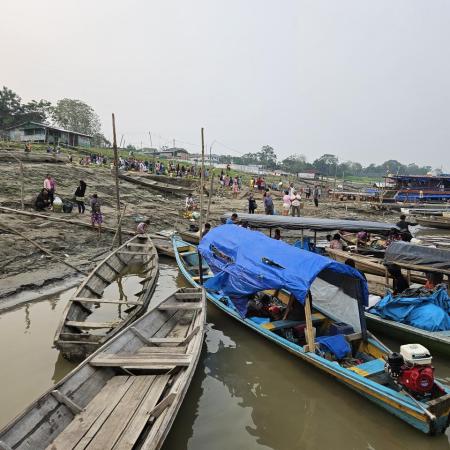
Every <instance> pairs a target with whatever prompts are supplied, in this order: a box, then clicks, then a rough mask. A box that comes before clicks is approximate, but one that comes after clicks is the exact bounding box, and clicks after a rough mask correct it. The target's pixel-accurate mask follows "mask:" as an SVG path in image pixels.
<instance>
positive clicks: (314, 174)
mask: <svg viewBox="0 0 450 450" xmlns="http://www.w3.org/2000/svg"><path fill="white" fill-rule="evenodd" d="M297 178H307V179H310V180H318V179H319V178H320V172H319V171H318V170H315V169H308V170H305V171H304V172H299V173H297Z"/></svg>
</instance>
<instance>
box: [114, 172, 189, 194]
mask: <svg viewBox="0 0 450 450" xmlns="http://www.w3.org/2000/svg"><path fill="white" fill-rule="evenodd" d="M119 178H120V179H122V180H124V181H128V182H129V183H133V184H138V185H139V186H143V187H146V188H149V189H154V190H156V191H159V192H164V193H166V194H172V195H180V196H183V195H186V194H189V193H190V192H194V191H195V188H193V187H188V186H184V185H180V184H176V179H174V183H164V182H163V181H155V180H152V179H151V178H148V177H147V176H146V175H134V176H133V175H131V174H128V175H124V174H120V175H119Z"/></svg>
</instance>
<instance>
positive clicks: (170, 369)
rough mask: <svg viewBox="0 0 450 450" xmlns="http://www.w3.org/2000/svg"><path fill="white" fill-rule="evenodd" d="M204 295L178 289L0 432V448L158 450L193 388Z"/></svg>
mask: <svg viewBox="0 0 450 450" xmlns="http://www.w3.org/2000/svg"><path fill="white" fill-rule="evenodd" d="M205 315H206V306H205V295H204V293H203V292H202V290H200V289H191V288H189V289H185V288H183V289H179V290H178V291H176V292H175V293H173V294H172V295H170V296H169V297H168V298H167V299H166V300H164V301H163V302H160V303H159V304H156V305H154V306H153V307H152V308H151V309H150V310H149V311H148V312H147V313H146V314H145V315H144V316H142V317H141V318H139V319H138V320H136V321H135V322H134V323H133V324H130V325H128V326H127V327H126V328H124V329H123V330H122V331H121V332H120V333H119V334H117V335H115V336H114V337H113V338H112V339H111V340H109V341H108V342H107V343H106V344H105V345H103V346H102V347H101V348H100V349H98V350H97V351H96V352H95V353H94V354H92V355H91V356H89V357H88V358H87V359H86V360H85V361H84V362H83V363H82V364H80V365H79V366H78V367H76V368H75V369H74V370H73V371H72V372H71V373H69V374H68V375H67V376H66V377H64V378H63V379H62V380H61V381H60V382H59V383H57V384H56V385H55V386H54V387H52V388H51V389H50V390H49V391H47V392H46V393H45V394H43V395H42V396H41V397H40V398H39V399H37V400H36V401H35V402H33V403H32V404H31V405H29V406H28V407H27V408H26V409H25V410H24V411H23V412H22V413H21V414H19V415H18V416H17V417H16V418H15V419H13V420H12V421H11V422H10V423H9V424H8V425H7V426H6V427H4V428H3V429H2V430H0V448H1V449H2V450H5V449H14V450H17V449H30V450H31V449H32V450H44V449H51V450H70V449H102V450H107V449H113V448H114V449H122V450H125V449H129V450H131V449H134V450H139V449H142V450H143V449H145V450H154V449H159V448H160V447H161V446H162V444H163V442H164V439H165V438H166V436H167V434H168V432H169V430H170V427H171V426H172V424H173V421H174V420H175V417H176V414H177V412H178V410H179V408H180V405H181V403H182V401H183V399H184V397H185V395H186V392H187V390H188V388H189V384H190V382H191V380H192V377H193V375H194V372H195V368H196V366H197V363H198V361H199V358H200V353H201V349H202V343H203V338H204V331H205Z"/></svg>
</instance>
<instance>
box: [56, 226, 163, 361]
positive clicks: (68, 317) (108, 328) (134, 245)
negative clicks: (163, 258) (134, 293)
mask: <svg viewBox="0 0 450 450" xmlns="http://www.w3.org/2000/svg"><path fill="white" fill-rule="evenodd" d="M129 266H135V267H138V269H139V272H140V273H141V274H142V276H143V280H142V282H141V283H142V290H141V291H140V293H139V296H138V298H137V299H135V300H128V299H127V298H123V299H111V298H104V297H103V291H104V290H105V289H106V288H107V287H108V286H109V285H110V284H111V283H113V282H114V281H116V280H117V279H119V278H120V276H122V275H124V274H125V273H126V271H127V270H128V269H129ZM158 274H159V269H158V255H157V253H156V248H155V246H154V245H153V242H152V240H151V239H150V238H149V237H148V236H147V235H137V236H134V237H132V238H131V239H130V240H128V241H127V242H125V244H123V245H122V246H120V247H118V248H117V249H116V250H115V251H114V252H112V253H111V254H109V255H108V256H107V257H106V258H105V259H104V260H103V261H101V262H100V263H99V264H98V265H97V267H96V268H95V269H94V270H93V271H92V272H91V273H90V274H89V275H88V276H87V277H86V278H85V279H84V281H83V282H82V283H81V285H80V286H79V287H78V289H77V290H76V292H75V293H74V294H73V295H72V297H71V298H70V300H69V302H68V303H67V305H66V307H65V309H64V312H63V316H62V319H61V322H60V324H59V326H58V328H57V330H56V334H55V339H54V344H55V346H56V347H57V348H58V349H59V350H61V352H62V354H63V356H64V357H65V358H67V359H69V360H71V361H75V362H79V361H81V360H83V359H85V358H86V357H87V356H88V355H90V354H91V353H92V352H94V351H95V350H96V349H97V348H98V347H100V346H101V345H102V344H103V343H105V342H106V341H107V340H108V339H110V338H111V337H112V336H114V335H115V334H117V333H118V332H119V331H121V330H122V329H123V328H125V327H126V326H127V325H129V324H130V323H132V322H133V321H134V320H136V319H137V318H138V317H139V316H141V315H142V314H143V313H144V312H145V311H146V310H147V307H148V305H149V303H150V300H151V298H152V295H153V292H154V290H155V287H156V281H157V279H158ZM100 305H102V306H106V307H107V308H108V307H111V306H117V307H118V309H119V315H120V316H123V317H122V318H121V319H118V320H114V321H107V322H92V321H89V320H88V319H89V316H90V315H91V314H92V313H93V312H94V311H96V309H95V307H96V306H97V307H98V306H100ZM122 307H124V308H125V310H124V311H122V310H121V308H122Z"/></svg>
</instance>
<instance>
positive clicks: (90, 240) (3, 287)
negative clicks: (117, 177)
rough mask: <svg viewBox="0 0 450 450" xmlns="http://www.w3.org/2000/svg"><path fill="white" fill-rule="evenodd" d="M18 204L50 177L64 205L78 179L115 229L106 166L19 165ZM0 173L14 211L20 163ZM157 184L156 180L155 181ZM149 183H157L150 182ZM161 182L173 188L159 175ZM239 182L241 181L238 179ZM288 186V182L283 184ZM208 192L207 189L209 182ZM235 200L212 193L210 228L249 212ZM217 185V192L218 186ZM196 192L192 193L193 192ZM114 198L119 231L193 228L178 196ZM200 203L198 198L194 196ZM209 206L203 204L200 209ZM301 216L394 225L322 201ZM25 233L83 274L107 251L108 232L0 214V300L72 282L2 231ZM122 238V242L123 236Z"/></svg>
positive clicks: (138, 193)
mask: <svg viewBox="0 0 450 450" xmlns="http://www.w3.org/2000/svg"><path fill="white" fill-rule="evenodd" d="M23 167H24V200H25V210H26V211H29V212H34V211H33V209H32V205H33V202H34V199H35V197H36V195H37V193H38V192H39V190H40V189H41V188H42V186H43V180H44V178H45V176H46V175H47V174H48V173H50V174H51V175H52V176H53V177H54V178H55V180H56V184H57V195H59V196H60V197H61V198H63V199H68V200H70V199H72V198H73V195H74V192H75V189H76V187H77V185H78V182H79V180H81V179H82V180H84V181H85V182H86V183H87V186H88V187H87V196H90V195H92V194H93V193H97V194H98V196H99V197H100V199H101V201H102V203H103V207H102V209H103V213H104V219H105V225H106V226H109V227H111V228H115V227H116V220H117V219H116V210H115V184H114V179H113V177H112V175H111V171H110V169H109V168H108V167H103V166H102V167H97V166H93V167H84V166H80V165H79V164H76V163H73V164H69V163H64V164H50V163H24V165H23ZM0 170H1V171H2V177H1V178H0V206H5V207H10V208H14V209H20V190H21V188H20V186H21V180H20V176H19V166H18V163H14V162H5V161H3V162H1V161H0ZM156 178H157V177H156ZM153 179H155V177H153ZM163 179H164V182H167V181H172V182H175V183H176V182H177V181H176V179H172V180H170V178H169V177H163ZM244 181H245V180H244ZM286 181H287V180H286ZM179 183H180V185H183V186H184V185H186V183H188V184H190V185H194V186H195V184H196V183H198V182H197V181H195V180H191V181H188V180H181V181H179ZM208 186H209V184H208ZM245 186H246V185H244V188H243V190H242V192H241V193H240V194H239V197H238V198H237V199H233V198H232V195H231V192H229V191H227V192H225V191H217V189H216V194H215V195H214V196H213V198H212V202H211V213H210V222H212V223H213V225H214V224H217V223H219V220H220V216H221V215H222V214H223V213H224V212H226V211H237V212H244V211H246V210H247V192H248V189H247V188H246V187H245ZM216 187H217V186H216ZM197 191H198V190H197ZM120 195H121V201H122V203H123V204H126V213H125V216H124V219H123V224H122V226H123V228H125V229H131V230H134V229H135V227H136V220H139V218H140V217H145V218H148V219H149V220H150V222H151V225H150V230H149V231H150V232H151V233H155V232H158V231H161V230H167V229H172V230H173V229H180V230H181V229H187V228H188V227H189V224H190V223H191V222H190V221H189V220H187V219H185V218H183V217H182V215H183V214H182V212H183V209H184V198H182V197H179V196H171V195H165V194H164V193H161V192H158V191H155V190H152V189H149V188H147V187H143V186H138V185H135V184H132V183H129V182H127V181H124V180H121V181H120ZM194 197H197V198H198V192H196V193H195V194H194ZM255 197H256V199H257V203H258V210H257V211H258V212H262V210H263V204H262V197H261V194H255ZM274 200H275V208H276V209H277V210H281V206H282V205H281V193H278V192H274ZM206 203H207V202H205V204H206ZM44 214H47V215H51V216H53V217H58V218H64V219H68V218H71V219H76V220H79V221H82V222H84V223H85V224H86V225H89V223H90V211H89V208H87V210H86V213H85V214H79V213H78V211H77V210H76V207H75V209H74V210H73V211H72V213H70V214H64V213H56V212H45V213H44ZM302 214H304V215H307V216H321V217H341V218H342V217H347V218H361V219H363V218H369V219H370V218H372V219H374V218H376V219H377V220H380V219H381V220H386V221H394V220H395V217H396V216H395V215H392V214H391V213H389V211H383V212H380V211H375V210H373V209H372V208H371V206H370V205H369V204H367V203H345V204H344V203H342V202H321V204H320V205H319V208H315V207H314V206H313V204H312V202H305V208H304V209H303V212H302ZM2 224H3V225H4V227H8V228H10V229H13V230H16V231H19V232H21V233H23V234H24V235H25V236H26V237H27V238H29V239H32V240H33V241H35V242H36V243H37V244H39V245H41V246H43V247H45V248H46V249H47V250H49V251H51V252H53V253H54V254H55V255H57V256H58V257H60V258H63V259H65V260H66V261H67V262H69V263H70V264H72V265H74V266H76V267H78V268H79V269H80V270H82V271H85V272H87V271H89V270H91V269H92V268H93V267H94V265H95V263H96V262H98V261H99V259H101V257H102V255H104V254H105V252H107V251H108V250H109V248H110V247H111V243H112V239H113V233H111V232H106V233H102V235H101V236H100V237H99V236H98V235H97V233H96V232H94V231H92V230H91V229H90V228H89V227H81V226H78V225H75V224H70V223H63V222H51V221H48V220H45V219H44V218H39V217H29V216H22V215H19V214H15V213H11V212H5V211H0V302H1V301H2V300H3V299H7V298H8V297H11V296H14V295H16V296H17V295H18V294H19V293H21V292H24V293H25V292H28V291H36V290H39V289H41V288H43V287H48V286H50V285H54V284H58V283H61V282H64V281H66V280H68V279H70V278H71V277H72V276H73V275H74V271H73V270H72V269H70V268H69V267H67V266H65V265H64V264H61V263H60V262H57V261H55V260H54V259H52V258H50V257H48V256H47V255H44V254H43V253H42V251H40V250H39V249H38V248H36V247H34V246H32V245H31V244H30V243H29V242H27V241H26V240H24V239H23V238H22V237H20V236H17V235H15V234H14V233H11V232H7V231H6V230H5V229H4V228H3V229H2V228H1V225H2ZM123 237H124V239H125V238H126V236H125V235H124V236H123Z"/></svg>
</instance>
